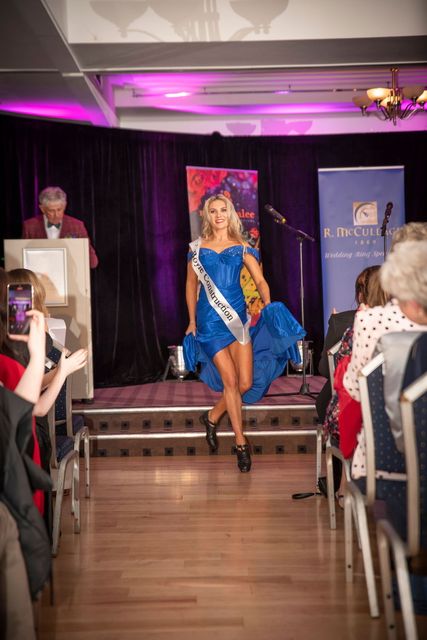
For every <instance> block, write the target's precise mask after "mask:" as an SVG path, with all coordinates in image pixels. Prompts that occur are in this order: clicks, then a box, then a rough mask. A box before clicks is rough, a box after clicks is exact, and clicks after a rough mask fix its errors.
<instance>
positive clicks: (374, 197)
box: [318, 167, 405, 328]
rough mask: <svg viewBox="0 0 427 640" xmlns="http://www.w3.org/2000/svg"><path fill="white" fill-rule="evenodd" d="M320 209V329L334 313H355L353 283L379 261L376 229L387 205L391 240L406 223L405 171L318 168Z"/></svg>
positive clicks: (380, 240) (381, 257)
mask: <svg viewBox="0 0 427 640" xmlns="http://www.w3.org/2000/svg"><path fill="white" fill-rule="evenodd" d="M318 179H319V209H320V233H321V236H320V237H321V255H322V282H323V317H324V322H325V328H326V326H327V323H328V319H329V316H330V315H331V313H332V312H333V310H334V309H335V310H336V311H345V310H347V309H354V308H355V307H356V301H355V299H354V282H355V280H356V277H357V275H358V274H359V273H360V272H361V271H362V270H363V269H365V268H366V267H369V266H372V265H375V264H382V263H383V261H384V237H382V236H381V226H382V223H383V220H384V213H385V210H386V207H387V204H388V203H389V202H391V203H392V205H393V208H392V212H391V216H390V221H389V224H388V226H387V230H386V236H385V238H386V252H387V251H388V249H389V247H390V238H391V236H392V234H393V232H394V231H395V229H397V228H398V227H401V226H402V225H403V224H404V223H405V187H404V167H359V168H358V167H355V168H343V169H319V172H318Z"/></svg>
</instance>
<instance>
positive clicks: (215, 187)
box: [187, 167, 263, 324]
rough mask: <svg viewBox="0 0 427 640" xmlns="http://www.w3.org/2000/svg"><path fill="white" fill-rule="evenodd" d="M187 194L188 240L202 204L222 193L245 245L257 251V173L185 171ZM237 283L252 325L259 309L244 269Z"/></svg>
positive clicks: (194, 233)
mask: <svg viewBox="0 0 427 640" xmlns="http://www.w3.org/2000/svg"><path fill="white" fill-rule="evenodd" d="M187 191H188V208H189V213H190V226H191V240H195V239H196V238H198V237H199V235H200V231H201V213H202V210H203V206H204V204H205V202H206V200H207V199H208V198H210V197H211V196H214V195H217V194H219V193H222V194H224V195H225V196H227V198H230V200H231V201H232V203H233V204H234V208H235V209H236V212H237V215H238V216H239V218H240V220H241V222H242V225H243V230H244V231H243V236H244V239H245V242H247V243H248V244H249V245H250V246H251V247H254V248H256V249H259V218H258V171H249V170H248V171H245V170H242V169H216V168H211V167H187ZM240 282H241V285H242V289H243V292H244V295H245V299H246V304H247V307H248V313H249V314H250V316H251V318H252V320H251V323H252V324H256V322H257V320H258V317H259V314H260V312H261V309H262V306H263V305H262V302H261V298H260V295H259V293H258V291H257V289H256V287H255V283H254V281H253V280H252V278H251V275H250V273H249V272H248V270H247V269H246V267H243V269H242V273H241V276H240Z"/></svg>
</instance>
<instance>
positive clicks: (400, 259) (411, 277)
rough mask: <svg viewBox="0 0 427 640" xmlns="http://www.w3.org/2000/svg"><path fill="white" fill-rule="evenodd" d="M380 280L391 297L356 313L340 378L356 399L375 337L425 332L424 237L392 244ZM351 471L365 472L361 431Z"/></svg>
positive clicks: (426, 259)
mask: <svg viewBox="0 0 427 640" xmlns="http://www.w3.org/2000/svg"><path fill="white" fill-rule="evenodd" d="M380 279H381V284H382V286H383V288H384V289H385V291H387V293H389V294H390V295H391V296H392V298H393V299H392V300H391V301H390V302H388V303H387V304H386V305H385V306H383V307H382V306H380V307H373V308H370V309H366V310H363V311H360V312H358V313H357V314H356V318H355V322H354V339H353V352H352V356H351V360H350V363H349V365H348V368H347V371H346V372H345V374H344V379H343V382H344V387H345V389H346V391H347V392H348V394H349V395H350V396H351V398H353V399H354V400H356V401H357V402H360V393H359V384H358V375H359V373H360V371H361V369H362V368H363V367H364V366H365V365H366V364H367V363H368V362H369V360H371V359H372V357H373V355H374V350H375V346H376V344H377V341H378V340H379V338H380V337H381V336H382V335H384V334H386V333H389V332H399V331H427V240H420V241H414V240H410V241H405V242H400V243H398V244H395V245H394V246H393V250H392V251H390V253H389V254H388V256H387V259H386V261H385V263H384V264H383V266H382V267H381V271H380ZM402 366H404V363H402ZM354 445H355V446H356V442H354ZM352 473H353V475H354V477H356V478H357V477H360V476H363V475H366V472H365V446H364V435H363V430H362V431H361V432H360V433H359V435H358V436H357V447H356V450H355V453H354V458H353V463H352Z"/></svg>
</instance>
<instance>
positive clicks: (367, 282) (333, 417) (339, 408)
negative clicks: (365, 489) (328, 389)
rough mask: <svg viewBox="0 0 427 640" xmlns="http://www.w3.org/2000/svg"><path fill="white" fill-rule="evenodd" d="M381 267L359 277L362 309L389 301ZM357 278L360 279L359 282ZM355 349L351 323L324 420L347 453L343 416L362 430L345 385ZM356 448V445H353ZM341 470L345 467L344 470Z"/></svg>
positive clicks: (327, 432)
mask: <svg viewBox="0 0 427 640" xmlns="http://www.w3.org/2000/svg"><path fill="white" fill-rule="evenodd" d="M379 270H380V267H379V266H378V265H376V266H373V267H368V268H367V269H365V270H364V271H362V273H361V274H360V275H359V276H358V279H357V281H359V279H360V278H361V276H363V277H362V279H361V280H362V282H363V283H364V286H363V289H362V291H361V292H360V295H359V302H360V306H359V309H366V308H368V307H371V306H375V305H379V304H381V305H382V304H385V303H386V302H387V296H386V294H385V293H384V291H383V290H382V288H381V285H380V283H379V273H380V271H379ZM357 281H356V282H357ZM352 349H353V326H350V327H348V328H347V329H346V331H345V332H344V335H343V336H342V344H341V347H340V349H339V351H338V353H337V356H336V363H337V364H336V370H335V376H334V389H335V390H336V395H335V396H334V397H333V398H332V399H331V401H330V402H329V405H328V407H327V410H326V415H325V420H324V423H323V433H324V437H325V438H327V437H328V436H330V438H331V443H332V444H333V445H335V446H338V445H339V446H340V448H341V450H342V451H343V454H344V455H346V448H347V442H346V439H345V438H346V435H347V434H346V433H344V434H343V437H342V438H341V430H340V424H341V422H342V421H343V417H344V419H345V421H346V423H348V422H351V423H354V422H355V423H356V424H357V430H359V429H360V420H361V416H360V407H359V406H358V404H357V403H355V402H354V401H353V400H352V398H350V397H349V396H348V394H347V392H346V390H345V389H344V388H343V383H342V378H343V375H344V372H345V370H346V368H347V366H348V363H349V360H350V357H351V353H352ZM353 448H354V447H353ZM333 463H334V484H335V486H337V484H339V488H338V490H337V491H336V496H337V499H338V502H339V505H340V506H341V507H342V506H343V498H344V487H345V474H344V473H343V472H341V473H340V475H339V476H338V477H337V471H336V470H335V469H336V467H338V463H339V465H340V467H341V463H340V462H339V460H338V459H337V458H335V457H334V458H333ZM340 471H341V469H340Z"/></svg>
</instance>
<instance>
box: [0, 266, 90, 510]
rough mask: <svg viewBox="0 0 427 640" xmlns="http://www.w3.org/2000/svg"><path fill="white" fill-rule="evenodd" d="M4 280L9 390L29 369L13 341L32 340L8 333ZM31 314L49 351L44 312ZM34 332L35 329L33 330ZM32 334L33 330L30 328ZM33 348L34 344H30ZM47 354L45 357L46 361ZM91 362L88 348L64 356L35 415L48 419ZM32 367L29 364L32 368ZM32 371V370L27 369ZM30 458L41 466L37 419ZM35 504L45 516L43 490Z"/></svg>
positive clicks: (1, 371)
mask: <svg viewBox="0 0 427 640" xmlns="http://www.w3.org/2000/svg"><path fill="white" fill-rule="evenodd" d="M1 279H3V284H2V286H1V288H0V382H1V383H2V384H3V385H4V386H5V387H6V388H7V389H9V390H11V391H16V392H18V391H17V390H19V383H20V381H21V379H22V377H23V375H24V374H25V373H26V369H25V367H24V366H23V365H22V364H21V363H20V362H19V361H18V359H16V355H15V353H14V350H13V340H16V341H28V337H27V336H11V335H8V334H7V326H6V287H5V283H4V274H2V273H1V270H0V280H1ZM27 313H28V315H30V316H31V317H32V322H31V325H30V326H33V325H34V324H35V323H36V325H37V329H38V331H42V332H43V347H44V348H45V319H44V316H43V314H42V313H41V312H40V311H37V310H35V309H33V310H31V311H28V312H27ZM33 331H34V329H33ZM30 335H31V329H30ZM28 344H29V345H30V344H31V342H30V341H28ZM44 358H45V354H43V362H44ZM86 361H87V351H86V350H85V349H79V350H78V351H75V352H74V353H73V354H71V355H70V356H69V357H65V354H63V355H62V357H61V359H60V361H59V365H58V369H57V372H56V375H55V376H54V377H53V378H52V380H51V381H50V383H49V385H48V387H47V388H46V390H45V391H44V392H43V393H42V394H41V395H40V389H39V388H37V389H38V394H39V395H38V398H37V399H36V401H35V402H34V404H35V406H34V412H33V414H34V416H45V415H46V414H47V412H48V411H49V409H50V407H51V406H52V404H53V403H54V402H55V400H56V397H57V395H58V393H59V391H60V390H61V387H62V385H63V384H64V382H65V380H66V378H67V376H68V375H70V374H71V373H73V372H74V371H77V370H78V369H81V368H82V367H83V366H84V365H85V364H86ZM28 366H29V365H28ZM27 368H28V367H27ZM29 455H31V457H32V458H33V460H34V462H35V463H36V464H37V465H39V466H41V456H40V447H39V442H38V438H37V430H36V424H35V420H34V421H33V438H32V439H31V441H30V443H29ZM34 501H35V503H36V504H37V506H38V508H39V510H40V512H41V513H43V510H44V508H43V506H44V497H43V494H42V492H41V491H39V492H36V493H35V495H34Z"/></svg>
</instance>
